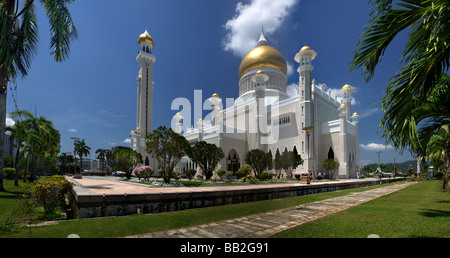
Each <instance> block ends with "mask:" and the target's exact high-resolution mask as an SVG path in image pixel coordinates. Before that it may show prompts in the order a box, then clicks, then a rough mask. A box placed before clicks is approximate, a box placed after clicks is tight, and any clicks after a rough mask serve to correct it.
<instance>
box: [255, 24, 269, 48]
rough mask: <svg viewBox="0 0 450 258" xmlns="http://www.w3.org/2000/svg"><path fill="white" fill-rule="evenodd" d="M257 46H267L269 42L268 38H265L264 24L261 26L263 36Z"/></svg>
mask: <svg viewBox="0 0 450 258" xmlns="http://www.w3.org/2000/svg"><path fill="white" fill-rule="evenodd" d="M257 46H258V47H260V46H267V40H266V37H265V36H264V24H261V36H259V40H258V44H257Z"/></svg>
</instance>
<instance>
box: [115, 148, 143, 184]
mask: <svg viewBox="0 0 450 258" xmlns="http://www.w3.org/2000/svg"><path fill="white" fill-rule="evenodd" d="M112 160H113V161H114V162H117V166H118V167H120V168H122V169H123V170H125V174H126V177H127V178H128V179H130V178H131V173H132V172H133V169H134V167H135V166H137V164H139V163H142V155H141V154H140V153H139V152H137V151H135V150H133V149H130V148H123V149H117V150H115V151H114V152H113V153H112Z"/></svg>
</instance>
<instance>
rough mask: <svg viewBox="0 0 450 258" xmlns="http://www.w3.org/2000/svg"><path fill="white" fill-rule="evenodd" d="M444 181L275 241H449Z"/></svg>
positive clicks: (419, 186) (412, 188)
mask: <svg viewBox="0 0 450 258" xmlns="http://www.w3.org/2000/svg"><path fill="white" fill-rule="evenodd" d="M441 185H442V183H441V181H423V182H421V183H418V184H414V185H411V186H409V187H407V188H406V189H403V190H400V191H398V192H395V193H392V194H390V195H387V196H384V197H381V198H378V199H375V200H373V201H370V202H368V203H364V204H361V205H358V206H355V207H352V208H350V209H347V210H345V211H342V212H339V213H336V214H334V215H331V216H327V217H324V218H322V219H319V220H316V221H313V222H310V223H306V224H303V225H301V226H298V227H295V228H292V229H290V230H286V231H283V232H281V233H279V234H276V235H274V236H272V237H274V238H366V237H367V236H368V235H370V234H377V235H379V236H380V237H381V238H449V237H450V194H449V193H447V192H442V191H441V190H440V187H441Z"/></svg>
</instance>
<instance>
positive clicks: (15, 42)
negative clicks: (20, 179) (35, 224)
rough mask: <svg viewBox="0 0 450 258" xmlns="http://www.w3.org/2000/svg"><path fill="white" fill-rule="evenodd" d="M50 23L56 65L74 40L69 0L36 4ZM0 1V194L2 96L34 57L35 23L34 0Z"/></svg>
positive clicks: (0, 173)
mask: <svg viewBox="0 0 450 258" xmlns="http://www.w3.org/2000/svg"><path fill="white" fill-rule="evenodd" d="M40 2H41V3H42V5H43V7H44V9H45V10H46V13H47V17H48V19H49V22H50V34H51V40H50V49H51V55H52V56H53V58H54V59H55V61H57V62H62V61H64V60H65V59H66V58H67V57H68V56H69V53H70V43H71V41H72V40H74V39H76V38H77V37H78V32H77V29H76V28H75V26H74V24H73V21H72V17H71V15H70V12H69V9H68V4H70V3H71V2H73V0H65V1H59V0H46V1H42V0H41V1H40ZM18 3H19V1H16V0H0V191H4V190H5V189H4V187H3V159H4V154H5V147H4V146H5V130H4V128H5V127H6V126H5V123H6V122H5V121H6V93H7V88H8V82H9V81H10V80H15V79H16V78H17V77H18V76H19V75H22V76H26V75H27V74H28V70H29V69H30V67H31V61H32V59H33V57H34V55H35V54H36V50H37V44H38V41H39V37H38V22H37V17H36V11H35V5H34V0H24V3H23V6H22V7H20V6H18Z"/></svg>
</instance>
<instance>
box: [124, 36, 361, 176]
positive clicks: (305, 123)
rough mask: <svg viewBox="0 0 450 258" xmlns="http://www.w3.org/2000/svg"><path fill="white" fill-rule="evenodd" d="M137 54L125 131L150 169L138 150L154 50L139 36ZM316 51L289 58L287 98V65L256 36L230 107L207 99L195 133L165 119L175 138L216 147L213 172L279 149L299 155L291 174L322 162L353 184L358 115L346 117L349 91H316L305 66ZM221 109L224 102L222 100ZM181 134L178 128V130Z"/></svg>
mask: <svg viewBox="0 0 450 258" xmlns="http://www.w3.org/2000/svg"><path fill="white" fill-rule="evenodd" d="M138 43H139V45H140V52H139V54H138V56H137V58H136V61H137V62H138V64H139V75H138V77H137V129H136V131H132V132H131V146H132V148H133V149H134V150H136V151H138V152H139V153H141V154H142V157H143V159H144V163H145V165H150V166H152V167H153V168H156V167H157V163H156V162H155V161H154V160H152V158H151V157H149V155H148V154H147V153H146V151H145V134H146V133H148V132H151V130H152V126H153V125H152V114H153V65H154V63H155V61H156V57H155V56H154V55H153V54H152V48H153V47H154V46H155V43H154V41H153V38H152V37H151V36H150V35H149V34H148V32H147V30H146V31H145V32H144V33H143V34H141V35H140V36H139V38H138ZM316 56H317V53H316V52H315V51H314V50H313V49H311V48H310V47H308V46H304V47H302V48H301V49H300V51H299V52H298V53H297V54H296V55H295V56H294V60H295V61H296V62H297V63H298V69H297V72H298V74H299V80H298V85H297V86H296V94H289V95H288V94H287V76H286V74H287V64H286V60H285V59H284V57H283V55H282V54H281V53H280V52H279V51H278V50H276V49H275V48H273V47H271V46H269V44H268V42H267V40H266V38H265V36H264V31H263V30H262V31H261V36H260V39H259V41H258V43H257V45H256V46H255V48H254V49H253V50H251V51H250V52H249V53H248V54H247V55H246V56H245V57H244V58H243V60H242V62H241V64H240V67H239V70H238V74H239V85H238V87H239V96H238V97H237V98H236V99H235V101H234V103H233V105H231V106H227V107H223V106H224V105H223V103H222V102H223V101H222V99H221V98H220V97H219V95H218V94H217V93H215V94H213V95H212V96H211V97H210V98H209V99H208V100H209V101H210V102H211V113H210V114H209V115H208V116H207V117H205V120H202V119H200V120H199V121H197V125H196V127H194V126H191V125H183V116H182V114H181V113H177V114H176V115H175V116H174V117H173V121H174V126H173V127H172V128H173V129H174V130H175V131H176V132H178V133H180V134H182V135H183V136H184V137H185V138H186V139H187V140H188V141H189V143H190V144H191V145H194V144H195V143H196V142H198V141H206V142H208V143H213V144H216V145H217V146H218V147H220V148H221V149H222V150H223V152H224V154H225V158H223V159H222V160H221V161H220V163H219V165H218V166H217V168H216V169H219V168H222V169H225V170H228V171H237V170H238V169H239V167H240V166H242V165H244V164H245V160H244V159H245V155H246V153H247V152H248V151H250V150H252V149H261V150H263V151H265V152H266V153H270V154H271V155H272V157H273V158H275V157H277V156H279V155H281V153H283V152H285V151H293V152H296V153H298V154H300V155H301V157H302V159H303V160H304V163H303V165H300V166H298V167H297V168H295V169H294V171H293V172H294V174H296V173H307V171H308V170H310V171H311V175H312V176H316V175H317V174H318V173H319V172H324V171H325V169H324V168H323V166H322V162H323V161H324V160H326V159H334V160H335V161H337V162H339V169H338V172H336V173H338V176H339V178H354V177H356V174H357V172H359V169H360V167H359V140H358V117H359V115H358V114H357V113H356V112H355V113H353V114H351V101H352V96H351V94H352V93H353V92H354V89H353V88H352V87H351V86H350V85H344V86H343V87H342V89H341V90H340V91H339V95H340V97H341V101H338V99H337V96H331V94H330V93H331V92H330V90H328V91H325V90H326V89H324V86H323V85H317V84H316V82H315V80H313V79H312V70H313V65H312V61H313V60H314V59H315V58H316ZM227 104H228V101H227ZM183 128H184V129H183ZM188 168H195V169H197V166H196V164H195V163H194V162H192V161H191V160H190V159H189V158H188V157H185V158H183V159H182V161H180V163H179V164H178V166H177V171H179V172H181V173H183V172H184V171H185V170H186V169H188Z"/></svg>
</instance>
